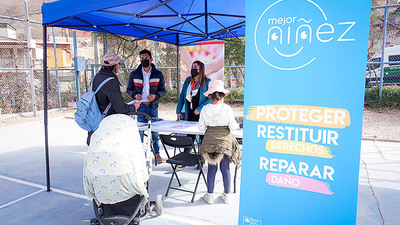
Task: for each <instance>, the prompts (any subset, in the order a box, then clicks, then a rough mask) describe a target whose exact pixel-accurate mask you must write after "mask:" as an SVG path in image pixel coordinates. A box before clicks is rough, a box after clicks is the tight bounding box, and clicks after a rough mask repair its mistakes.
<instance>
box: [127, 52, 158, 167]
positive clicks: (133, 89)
mask: <svg viewBox="0 0 400 225" xmlns="http://www.w3.org/2000/svg"><path fill="white" fill-rule="evenodd" d="M139 56H140V62H141V64H140V65H139V67H138V68H137V69H136V70H134V71H133V72H132V73H131V74H130V75H129V80H128V87H127V90H126V91H127V93H128V95H129V96H131V97H132V98H133V99H135V100H138V101H141V102H142V105H141V106H140V108H138V112H144V113H147V114H148V115H149V116H150V117H158V100H159V99H160V98H162V97H164V95H165V82H164V75H163V74H162V72H161V71H159V70H157V68H156V66H155V65H154V64H153V63H152V62H153V58H152V57H151V52H150V51H149V50H147V49H144V50H142V51H140V52H139ZM138 119H139V120H144V118H143V117H142V116H139V117H138ZM141 137H142V138H143V133H141ZM151 137H152V140H153V141H154V142H153V149H154V153H156V160H157V162H158V163H162V162H163V159H162V158H161V156H160V144H159V143H158V133H157V132H151Z"/></svg>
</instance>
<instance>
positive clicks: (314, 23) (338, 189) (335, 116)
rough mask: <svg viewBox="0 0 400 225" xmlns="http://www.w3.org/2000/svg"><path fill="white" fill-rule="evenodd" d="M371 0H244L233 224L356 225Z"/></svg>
mask: <svg viewBox="0 0 400 225" xmlns="http://www.w3.org/2000/svg"><path fill="white" fill-rule="evenodd" d="M370 7H371V1H368V0H352V1H347V0H336V1H332V0H320V1H318V0H314V1H312V0H279V1H268V0H251V1H246V69H245V74H246V79H245V106H244V107H245V120H244V137H243V138H244V139H243V140H244V141H243V143H244V145H243V164H242V176H241V190H240V213H239V223H238V224H240V225H242V224H243V225H250V224H251V225H263V224H264V225H266V224H268V225H279V224H290V225H293V224H306V225H312V224H315V225H322V224H323V225H328V224H335V225H337V224H341V225H343V224H355V223H356V212H357V193H358V175H359V174H358V173H359V160H360V147H361V129H362V117H363V103H364V88H365V87H364V86H365V68H366V61H367V45H368V29H369V16H370Z"/></svg>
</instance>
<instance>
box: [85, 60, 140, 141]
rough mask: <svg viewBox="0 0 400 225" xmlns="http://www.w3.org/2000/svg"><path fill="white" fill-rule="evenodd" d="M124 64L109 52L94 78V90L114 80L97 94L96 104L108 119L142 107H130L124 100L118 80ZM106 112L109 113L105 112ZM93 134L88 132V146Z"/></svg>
mask: <svg viewBox="0 0 400 225" xmlns="http://www.w3.org/2000/svg"><path fill="white" fill-rule="evenodd" d="M124 63H125V62H124V60H122V59H121V58H120V57H119V56H118V55H117V54H115V53H114V52H109V53H107V54H105V55H104V56H103V66H102V67H101V69H100V71H99V72H98V73H97V74H96V75H95V76H94V78H93V84H92V90H96V89H97V88H98V87H99V86H100V84H101V83H102V82H103V81H104V80H106V79H108V78H113V79H111V80H109V81H108V82H107V83H105V84H104V85H103V86H102V87H101V88H100V90H99V91H98V92H97V93H96V102H97V105H98V107H99V110H100V112H101V113H105V116H106V117H107V116H110V115H113V114H117V113H119V114H129V113H131V112H136V110H137V109H138V108H139V106H140V103H134V104H132V105H128V104H126V103H125V101H124V99H123V98H122V94H121V89H120V86H121V83H120V82H119V80H118V77H117V74H118V73H119V72H120V71H121V68H122V64H124ZM107 108H108V109H107ZM106 110H107V112H105V111H106ZM93 133H94V131H88V137H87V139H86V144H87V145H88V146H89V145H90V139H91V137H92V135H93Z"/></svg>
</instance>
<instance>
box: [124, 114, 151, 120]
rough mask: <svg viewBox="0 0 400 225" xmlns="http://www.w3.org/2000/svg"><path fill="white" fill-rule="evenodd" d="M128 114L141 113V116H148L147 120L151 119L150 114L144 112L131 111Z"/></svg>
mask: <svg viewBox="0 0 400 225" xmlns="http://www.w3.org/2000/svg"><path fill="white" fill-rule="evenodd" d="M128 115H140V116H144V117H145V118H146V120H147V121H151V117H150V116H149V114H147V113H144V112H130V113H128Z"/></svg>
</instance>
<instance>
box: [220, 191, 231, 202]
mask: <svg viewBox="0 0 400 225" xmlns="http://www.w3.org/2000/svg"><path fill="white" fill-rule="evenodd" d="M221 198H222V200H224V202H225V204H229V203H230V202H231V200H230V199H231V198H230V194H225V192H224V193H222V195H221Z"/></svg>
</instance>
